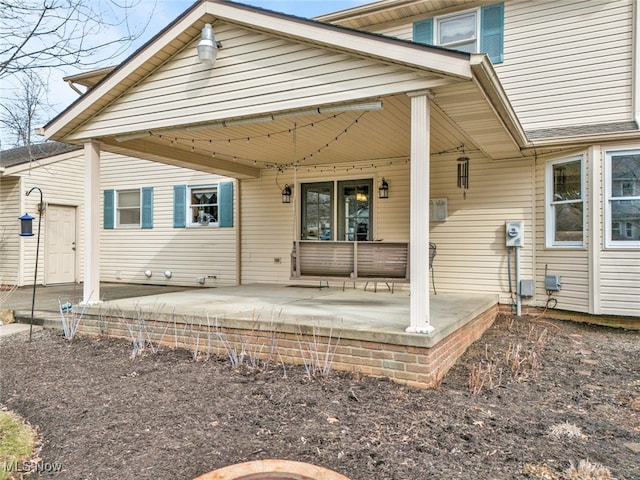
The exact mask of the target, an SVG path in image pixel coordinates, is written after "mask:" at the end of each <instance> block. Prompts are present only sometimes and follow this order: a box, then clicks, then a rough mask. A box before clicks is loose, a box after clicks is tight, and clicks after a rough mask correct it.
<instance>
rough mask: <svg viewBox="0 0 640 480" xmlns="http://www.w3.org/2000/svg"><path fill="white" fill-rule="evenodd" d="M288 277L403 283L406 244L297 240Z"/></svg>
mask: <svg viewBox="0 0 640 480" xmlns="http://www.w3.org/2000/svg"><path fill="white" fill-rule="evenodd" d="M291 278H292V279H300V280H319V281H328V280H342V281H343V282H347V281H353V282H355V281H358V280H359V281H365V282H385V283H387V284H389V283H391V284H393V283H406V282H409V244H408V243H406V242H322V241H317V240H307V241H305V240H300V241H297V242H294V243H293V250H292V252H291ZM343 287H344V283H343Z"/></svg>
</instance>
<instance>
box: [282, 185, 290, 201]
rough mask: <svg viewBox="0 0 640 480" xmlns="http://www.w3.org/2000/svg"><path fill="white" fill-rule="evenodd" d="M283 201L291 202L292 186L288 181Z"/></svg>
mask: <svg viewBox="0 0 640 480" xmlns="http://www.w3.org/2000/svg"><path fill="white" fill-rule="evenodd" d="M282 203H291V187H290V186H289V184H288V183H287V184H286V185H285V186H284V188H283V189H282Z"/></svg>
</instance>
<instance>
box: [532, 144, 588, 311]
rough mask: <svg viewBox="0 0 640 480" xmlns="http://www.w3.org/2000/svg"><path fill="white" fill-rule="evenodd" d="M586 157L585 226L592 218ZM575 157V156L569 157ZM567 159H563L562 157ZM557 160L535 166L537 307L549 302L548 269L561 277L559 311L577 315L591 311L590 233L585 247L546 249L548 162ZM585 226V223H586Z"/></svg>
mask: <svg viewBox="0 0 640 480" xmlns="http://www.w3.org/2000/svg"><path fill="white" fill-rule="evenodd" d="M580 154H582V155H583V160H582V161H583V170H584V172H585V175H584V185H583V186H582V191H583V201H584V210H585V212H584V213H585V222H587V221H588V220H587V219H588V218H589V209H590V208H592V206H591V203H590V201H589V198H590V190H589V182H590V178H589V166H588V163H587V162H588V161H589V159H588V155H587V154H586V152H580ZM570 157H575V154H573V155H570ZM560 158H564V157H560ZM551 160H555V158H554V159H543V160H538V161H537V163H536V178H535V183H536V222H537V228H536V304H537V305H540V306H542V305H544V303H545V302H546V299H547V294H546V290H545V283H544V278H545V269H546V270H547V273H549V274H557V275H560V277H561V281H562V286H561V288H560V291H559V292H554V293H553V298H554V299H556V300H557V301H558V303H557V306H556V308H558V309H561V310H573V311H577V312H585V313H588V311H589V257H588V256H589V253H588V249H587V247H588V242H589V237H588V229H586V228H585V237H584V242H585V243H584V246H583V247H550V248H547V247H546V246H545V245H546V243H545V235H546V231H545V225H546V219H545V216H546V196H545V188H546V185H545V177H546V167H547V162H549V161H551ZM585 225H586V223H585Z"/></svg>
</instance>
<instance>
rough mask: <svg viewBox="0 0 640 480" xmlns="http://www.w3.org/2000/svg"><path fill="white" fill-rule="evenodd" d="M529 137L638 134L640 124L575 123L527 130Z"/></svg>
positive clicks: (534, 139) (551, 137) (540, 138)
mask: <svg viewBox="0 0 640 480" xmlns="http://www.w3.org/2000/svg"><path fill="white" fill-rule="evenodd" d="M526 133H527V137H528V138H529V139H530V140H532V141H536V140H549V139H554V138H573V137H591V136H596V135H597V136H602V135H606V134H614V133H634V134H636V135H637V134H638V133H639V132H638V124H637V123H636V122H634V121H630V122H617V123H598V124H595V125H573V126H569V127H555V128H541V129H538V130H527V132H526Z"/></svg>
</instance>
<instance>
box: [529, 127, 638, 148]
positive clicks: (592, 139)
mask: <svg viewBox="0 0 640 480" xmlns="http://www.w3.org/2000/svg"><path fill="white" fill-rule="evenodd" d="M627 141H631V142H633V141H635V142H637V141H640V130H632V131H627V132H611V133H600V134H593V135H573V136H570V137H549V138H538V139H535V140H531V145H532V146H535V147H554V146H574V145H576V146H578V145H582V146H588V145H591V144H594V143H608V142H627Z"/></svg>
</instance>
